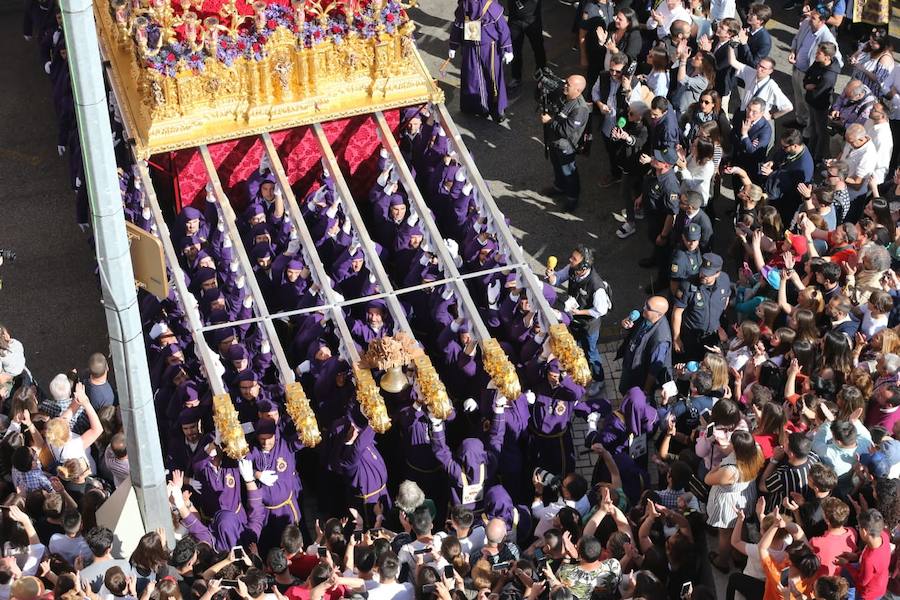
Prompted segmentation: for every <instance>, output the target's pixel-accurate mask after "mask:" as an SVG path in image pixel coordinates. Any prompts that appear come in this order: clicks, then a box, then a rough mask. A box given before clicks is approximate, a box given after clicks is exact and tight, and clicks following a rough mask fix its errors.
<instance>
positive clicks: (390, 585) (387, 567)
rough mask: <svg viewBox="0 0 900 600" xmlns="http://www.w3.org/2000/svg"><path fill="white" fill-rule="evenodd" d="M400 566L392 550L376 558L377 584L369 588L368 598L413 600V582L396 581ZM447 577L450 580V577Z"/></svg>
mask: <svg viewBox="0 0 900 600" xmlns="http://www.w3.org/2000/svg"><path fill="white" fill-rule="evenodd" d="M400 567H401V562H400V558H399V557H398V556H397V555H396V554H394V553H393V552H385V553H384V554H382V555H381V556H380V557H379V558H378V562H377V563H376V568H377V570H378V577H379V580H378V584H377V585H375V586H374V587H372V588H371V589H369V599H368V600H413V597H414V588H413V584H412V583H410V582H408V581H407V582H404V583H400V582H398V581H397V578H398V577H399V576H400ZM450 568H451V569H452V568H453V567H450ZM449 579H451V580H452V577H450V578H449Z"/></svg>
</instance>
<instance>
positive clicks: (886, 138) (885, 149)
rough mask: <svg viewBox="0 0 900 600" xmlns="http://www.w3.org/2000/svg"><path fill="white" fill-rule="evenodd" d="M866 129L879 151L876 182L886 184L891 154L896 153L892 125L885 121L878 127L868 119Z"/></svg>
mask: <svg viewBox="0 0 900 600" xmlns="http://www.w3.org/2000/svg"><path fill="white" fill-rule="evenodd" d="M864 127H865V128H866V133H868V134H869V137H870V138H872V143H874V144H875V148H876V149H877V150H878V160H877V162H876V164H875V181H881V182H884V181H885V180H886V179H887V178H888V169H890V166H891V154H892V153H893V152H894V136H892V135H891V124H890V123H889V122H888V121H885V122H884V123H879V124H878V125H876V124H875V123H873V122H872V119H866V122H865V124H864Z"/></svg>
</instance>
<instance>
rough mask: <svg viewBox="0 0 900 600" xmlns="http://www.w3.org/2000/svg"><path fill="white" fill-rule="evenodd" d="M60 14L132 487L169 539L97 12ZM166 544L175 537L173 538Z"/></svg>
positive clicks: (152, 524) (67, 2)
mask: <svg viewBox="0 0 900 600" xmlns="http://www.w3.org/2000/svg"><path fill="white" fill-rule="evenodd" d="M60 8H61V10H62V17H63V31H64V32H65V36H66V47H67V48H68V51H69V69H70V71H71V75H72V91H73V94H74V97H75V110H76V113H77V116H78V134H79V138H80V140H81V148H82V152H83V157H84V172H85V180H86V185H87V190H88V198H89V199H90V205H91V215H92V220H93V228H94V240H95V244H96V248H97V264H98V266H99V272H100V280H101V287H102V289H103V304H104V309H105V312H106V323H107V327H108V328H109V346H110V351H111V352H112V358H113V365H114V367H115V373H116V388H117V389H118V393H119V402H120V403H121V405H120V407H121V410H122V423H123V425H124V427H125V435H126V440H127V447H128V459H129V460H128V462H129V465H130V467H131V484H132V486H133V487H134V491H135V493H136V495H137V501H138V506H139V507H140V511H141V516H142V517H143V521H144V522H143V528H144V530H145V531H152V530H153V529H156V528H158V527H163V528H165V529H166V530H167V531H169V532H171V530H172V518H171V514H170V513H169V501H168V498H167V493H166V481H165V470H164V467H163V459H162V450H161V448H160V445H159V431H158V429H157V425H156V413H155V412H154V407H153V392H152V390H151V388H150V376H149V372H148V368H147V354H146V350H145V348H144V336H143V333H142V331H141V319H140V314H139V312H138V304H137V294H136V292H135V286H134V272H133V270H132V268H131V254H130V251H129V243H128V237H127V236H126V233H125V214H124V212H123V210H122V195H121V192H120V191H119V179H118V175H117V173H116V159H115V155H114V154H113V145H112V131H111V129H110V126H109V109H108V105H107V100H106V89H105V87H104V83H103V70H102V68H101V65H100V51H99V45H98V40H97V30H96V27H95V25H94V13H93V5H92V3H91V1H90V0H61V2H60ZM168 539H170V540H174V537H173V536H172V535H171V534H170V535H169V536H168Z"/></svg>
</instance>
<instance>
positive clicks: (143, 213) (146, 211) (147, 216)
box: [141, 208, 150, 221]
mask: <svg viewBox="0 0 900 600" xmlns="http://www.w3.org/2000/svg"><path fill="white" fill-rule="evenodd" d="M141 216H142V217H143V218H144V220H145V221H149V220H150V209H149V208H145V209H143V210H141Z"/></svg>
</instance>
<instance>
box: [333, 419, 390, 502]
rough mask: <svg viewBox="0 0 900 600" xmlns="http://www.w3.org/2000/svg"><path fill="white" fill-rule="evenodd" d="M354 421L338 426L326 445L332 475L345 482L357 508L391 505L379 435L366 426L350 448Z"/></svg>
mask: <svg viewBox="0 0 900 600" xmlns="http://www.w3.org/2000/svg"><path fill="white" fill-rule="evenodd" d="M350 427H352V425H351V422H350V417H343V418H342V419H341V420H340V421H337V422H336V423H335V426H334V427H333V428H332V430H331V436H330V437H329V438H328V443H327V444H326V445H325V448H324V450H325V453H324V455H325V456H327V457H328V459H329V468H330V470H331V471H332V472H334V473H335V474H337V475H338V476H341V477H343V478H344V479H345V482H346V484H347V487H348V488H349V491H350V495H351V496H352V497H353V500H354V503H355V504H357V505H358V504H363V505H365V504H375V503H377V502H379V501H381V502H382V505H385V504H387V505H389V503H390V497H389V496H388V494H387V465H385V463H384V459H383V458H382V457H381V453H380V452H379V451H378V449H377V448H376V447H375V431H374V430H373V429H372V428H371V427H370V426H369V425H368V424H365V425H364V426H362V427H361V428H360V431H359V435H358V436H357V438H356V440H355V441H354V442H353V443H352V444H346V443H345V441H346V440H347V439H348V435H349V428H350Z"/></svg>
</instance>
